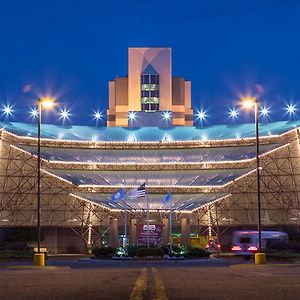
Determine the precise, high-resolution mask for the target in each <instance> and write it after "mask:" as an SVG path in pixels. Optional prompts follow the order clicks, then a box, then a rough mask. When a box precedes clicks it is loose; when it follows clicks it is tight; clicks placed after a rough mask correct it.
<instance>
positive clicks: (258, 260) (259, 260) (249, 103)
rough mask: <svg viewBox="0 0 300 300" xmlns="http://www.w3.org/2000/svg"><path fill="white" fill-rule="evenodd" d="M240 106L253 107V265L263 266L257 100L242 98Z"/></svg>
mask: <svg viewBox="0 0 300 300" xmlns="http://www.w3.org/2000/svg"><path fill="white" fill-rule="evenodd" d="M242 105H243V107H244V108H246V109H251V108H253V107H254V115H255V140H256V180H257V231H258V253H256V254H255V264H264V263H265V262H266V255H265V253H262V247H261V246H262V245H261V199H260V167H259V128H258V117H259V103H258V98H254V97H252V98H243V99H242Z"/></svg>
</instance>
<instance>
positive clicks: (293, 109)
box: [285, 103, 297, 115]
mask: <svg viewBox="0 0 300 300" xmlns="http://www.w3.org/2000/svg"><path fill="white" fill-rule="evenodd" d="M285 110H286V112H287V113H288V114H289V115H293V114H295V113H296V110H297V108H296V105H295V104H292V103H290V104H288V105H287V106H286V108H285Z"/></svg>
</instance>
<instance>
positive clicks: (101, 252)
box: [93, 245, 210, 260]
mask: <svg viewBox="0 0 300 300" xmlns="http://www.w3.org/2000/svg"><path fill="white" fill-rule="evenodd" d="M93 254H94V258H97V259H118V258H120V259H121V258H123V259H126V258H127V259H130V258H131V259H138V260H139V259H142V260H143V259H188V258H193V259H195V258H209V256H210V254H209V253H207V252H206V251H205V250H204V249H199V248H195V247H191V246H178V245H174V246H172V247H170V246H169V245H163V246H161V247H150V248H146V247H145V246H138V245H130V246H128V247H126V248H123V247H118V248H111V247H102V248H98V247H94V248H93Z"/></svg>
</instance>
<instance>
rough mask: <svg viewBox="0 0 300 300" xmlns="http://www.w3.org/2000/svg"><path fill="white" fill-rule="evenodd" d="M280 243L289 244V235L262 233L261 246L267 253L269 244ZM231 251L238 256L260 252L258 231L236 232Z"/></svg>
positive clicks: (271, 232)
mask: <svg viewBox="0 0 300 300" xmlns="http://www.w3.org/2000/svg"><path fill="white" fill-rule="evenodd" d="M272 241H276V242H277V241H278V242H282V243H287V242H288V235H287V233H285V232H282V231H262V232H261V246H262V250H263V251H266V250H267V247H268V242H272ZM231 251H232V252H233V253H234V254H236V255H244V256H248V255H252V254H253V253H256V252H257V251H258V231H254V230H242V231H235V232H234V233H233V237H232V247H231Z"/></svg>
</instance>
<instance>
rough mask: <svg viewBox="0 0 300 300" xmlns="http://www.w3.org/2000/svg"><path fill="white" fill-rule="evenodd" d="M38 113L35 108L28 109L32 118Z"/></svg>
mask: <svg viewBox="0 0 300 300" xmlns="http://www.w3.org/2000/svg"><path fill="white" fill-rule="evenodd" d="M38 114H39V113H38V110H37V109H36V108H32V109H31V110H30V115H31V117H32V118H37V116H38Z"/></svg>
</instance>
